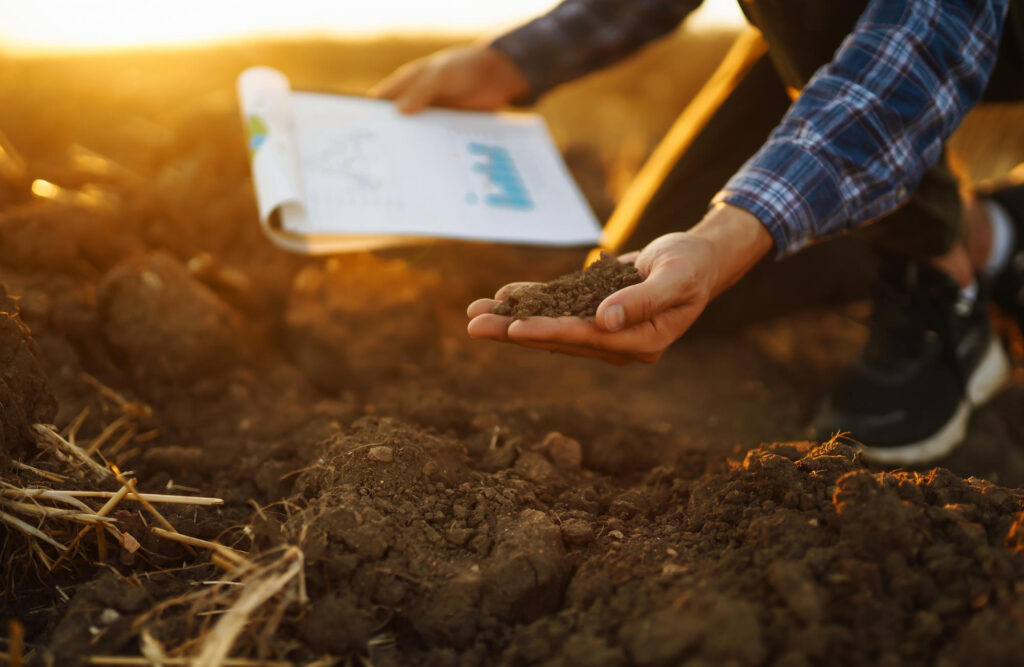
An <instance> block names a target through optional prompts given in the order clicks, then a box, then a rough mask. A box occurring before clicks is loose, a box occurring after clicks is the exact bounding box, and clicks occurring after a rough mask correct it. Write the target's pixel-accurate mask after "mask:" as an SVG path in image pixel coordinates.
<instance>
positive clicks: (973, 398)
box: [863, 334, 1011, 465]
mask: <svg viewBox="0 0 1024 667" xmlns="http://www.w3.org/2000/svg"><path fill="white" fill-rule="evenodd" d="M1010 372H1011V366H1010V359H1009V357H1008V356H1007V355H1006V351H1005V350H1004V349H1003V345H1002V343H1001V342H1000V341H999V337H998V336H996V335H995V334H992V336H991V337H990V339H989V343H988V347H987V348H986V349H985V353H984V354H983V355H982V358H981V361H980V362H978V365H977V367H975V369H974V372H973V373H971V377H969V378H968V379H967V396H966V397H965V398H964V400H963V401H961V402H960V405H959V406H958V407H957V409H956V412H954V413H953V416H952V417H951V418H950V419H949V421H947V422H946V423H945V424H944V425H943V426H942V428H940V429H939V430H938V431H936V432H935V433H933V434H932V435H930V436H928V437H927V438H925V439H924V440H919V441H917V442H914V443H911V444H909V445H900V446H899V447H869V446H867V445H864V446H863V452H864V458H865V459H867V460H869V461H871V462H873V463H881V464H883V465H921V464H925V463H931V462H932V461H935V460H937V459H941V458H944V457H946V456H948V455H949V454H950V453H952V451H953V450H954V449H956V448H957V445H959V444H960V443H961V442H963V439H964V436H965V435H966V434H967V422H968V420H969V419H970V416H971V408H973V407H977V406H979V405H983V404H984V403H986V402H988V401H989V399H991V398H992V397H993V396H995V395H996V394H997V393H998V392H999V390H1000V389H1002V388H1003V387H1004V386H1005V385H1006V382H1007V380H1008V379H1009V377H1010Z"/></svg>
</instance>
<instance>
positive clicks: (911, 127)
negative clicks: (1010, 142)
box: [714, 0, 1008, 256]
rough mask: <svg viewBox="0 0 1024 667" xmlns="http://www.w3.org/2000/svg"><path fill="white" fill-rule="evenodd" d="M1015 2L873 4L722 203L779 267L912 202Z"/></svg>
mask: <svg viewBox="0 0 1024 667" xmlns="http://www.w3.org/2000/svg"><path fill="white" fill-rule="evenodd" d="M1007 5H1008V0H973V1H972V0H905V1H903V2H895V1H893V0H873V1H872V2H871V3H870V4H869V5H868V8H867V10H866V11H865V12H864V14H863V15H862V16H861V18H860V20H859V22H858V23H857V26H856V28H855V29H854V31H853V32H852V33H851V34H850V35H849V36H848V37H847V38H846V40H844V42H843V44H842V46H841V47H840V49H839V51H838V52H837V53H836V56H835V59H834V60H833V61H832V63H831V64H829V65H826V66H825V67H823V68H821V69H820V70H818V72H817V73H815V75H814V77H812V79H811V80H810V82H809V83H808V85H807V87H806V88H804V90H803V92H802V93H801V94H800V97H799V98H798V99H797V101H796V102H795V103H794V104H793V105H792V107H790V109H789V111H788V112H787V114H786V116H785V118H784V119H783V120H782V123H781V124H780V125H779V126H778V128H776V129H775V131H774V132H773V133H772V135H771V137H770V138H769V139H768V142H767V143H765V145H764V146H763V147H762V148H761V150H760V151H758V153H757V154H755V155H754V156H753V157H752V158H751V159H750V160H749V161H748V162H747V163H746V164H745V165H744V166H743V167H742V168H741V169H740V170H739V172H737V173H736V175H735V176H733V177H732V178H731V179H730V180H729V182H728V183H727V184H726V186H725V188H724V189H723V190H722V191H721V192H719V193H718V195H716V197H715V199H714V201H715V202H726V203H729V204H733V205H735V206H739V207H740V208H743V209H745V210H747V211H749V212H750V213H752V214H754V215H755V216H757V218H758V219H759V220H760V221H761V222H762V223H763V224H764V225H765V226H766V227H767V228H768V231H769V232H771V234H772V237H773V238H774V239H775V247H776V251H777V253H778V255H779V256H784V255H787V254H790V253H793V252H795V251H797V250H799V249H800V248H802V247H803V246H805V245H806V244H808V243H809V242H811V241H813V240H815V239H820V238H823V237H826V236H830V235H833V234H837V233H840V232H843V231H845V230H847V229H850V228H852V227H855V226H857V225H861V224H863V223H866V222H868V221H871V220H874V219H875V218H878V217H879V216H882V215H884V214H886V213H889V212H890V211H892V210H893V209H895V208H897V207H898V206H900V205H901V204H902V203H904V202H905V201H906V199H907V197H908V196H909V193H910V192H911V191H912V190H913V189H914V188H915V187H916V186H917V184H918V182H919V181H920V180H921V177H922V175H923V174H924V172H925V170H926V169H928V167H930V166H931V165H933V164H934V163H935V162H936V161H937V160H938V159H939V156H940V154H941V151H942V144H943V143H944V142H945V140H946V139H948V138H949V136H950V135H951V134H952V133H953V131H954V130H955V129H956V128H957V126H958V125H959V124H960V122H961V120H963V117H964V115H965V114H966V113H967V111H968V110H970V109H971V107H973V106H974V105H975V104H976V103H977V102H978V100H979V99H980V98H981V94H982V92H983V91H984V88H985V84H986V82H987V81H988V76H989V74H990V73H991V71H992V68H993V66H994V65H995V59H996V51H997V48H998V42H999V35H1000V31H1001V27H1002V22H1003V19H1004V16H1005V14H1006V9H1007Z"/></svg>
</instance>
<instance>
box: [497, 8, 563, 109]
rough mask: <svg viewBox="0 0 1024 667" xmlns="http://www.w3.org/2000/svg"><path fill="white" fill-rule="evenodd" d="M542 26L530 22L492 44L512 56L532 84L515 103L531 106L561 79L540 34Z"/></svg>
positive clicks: (516, 104)
mask: <svg viewBox="0 0 1024 667" xmlns="http://www.w3.org/2000/svg"><path fill="white" fill-rule="evenodd" d="M538 30H539V28H537V27H536V26H533V25H532V24H531V23H527V24H526V25H523V26H520V27H518V28H516V29H514V30H512V31H510V32H507V33H505V34H504V35H501V36H500V37H498V38H497V39H495V40H494V41H493V42H491V43H490V44H489V46H490V47H491V48H492V49H495V50H497V51H501V52H502V53H504V54H505V55H506V56H508V57H509V58H510V59H511V60H512V62H514V63H515V64H516V67H518V68H519V71H520V72H522V74H523V76H524V77H526V81H527V82H528V83H529V84H530V90H529V92H527V93H526V94H525V95H523V96H522V97H519V98H518V99H516V100H514V101H513V102H512V103H513V104H514V105H515V106H530V105H532V104H534V103H535V102H536V101H537V100H538V99H539V98H540V97H541V96H542V95H543V94H544V93H546V92H548V91H549V90H551V89H552V88H554V87H555V86H557V85H558V84H559V83H561V80H559V79H558V78H557V75H556V72H555V69H556V68H555V67H554V65H553V64H552V62H551V60H550V59H549V58H546V57H544V51H545V49H544V43H543V40H542V39H539V38H538V37H537V35H536V33H537V31H538Z"/></svg>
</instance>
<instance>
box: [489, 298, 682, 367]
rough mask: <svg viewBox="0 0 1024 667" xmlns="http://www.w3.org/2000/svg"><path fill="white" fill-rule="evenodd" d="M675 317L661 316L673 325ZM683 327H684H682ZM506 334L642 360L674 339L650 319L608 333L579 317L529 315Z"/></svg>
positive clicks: (514, 324)
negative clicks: (529, 316)
mask: <svg viewBox="0 0 1024 667" xmlns="http://www.w3.org/2000/svg"><path fill="white" fill-rule="evenodd" d="M678 310H680V311H682V310H685V309H678ZM676 314H677V313H676V312H675V311H672V312H671V315H673V316H674V315H676ZM677 319H679V318H676V317H667V318H666V317H662V318H661V320H663V321H665V322H667V323H669V324H671V326H672V327H675V326H677V325H679V324H680V322H677V321H676V320H677ZM682 330H685V327H683V329H682ZM506 335H507V336H508V338H509V340H512V341H513V342H517V343H519V342H524V341H532V342H541V343H558V344H562V345H575V346H579V347H588V348H591V349H596V350H604V351H605V352H610V353H615V354H620V355H627V356H630V357H636V358H638V359H644V360H647V358H648V357H651V356H652V355H655V358H657V356H660V354H661V352H662V351H663V350H664V349H665V348H666V347H668V344H669V343H670V342H671V341H672V340H674V339H675V337H673V336H670V335H669V334H668V333H666V332H665V331H661V330H659V329H658V328H657V327H656V326H655V325H654V323H652V322H649V321H648V322H642V323H641V324H638V325H636V326H633V327H630V328H628V329H624V330H623V331H619V332H616V333H608V332H607V331H604V330H602V329H600V328H598V327H597V325H596V324H594V322H592V321H590V320H584V319H581V318H579V317H531V318H529V319H526V320H516V321H515V322H512V323H511V324H510V325H509V327H508V330H507V332H506Z"/></svg>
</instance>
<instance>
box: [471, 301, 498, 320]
mask: <svg viewBox="0 0 1024 667" xmlns="http://www.w3.org/2000/svg"><path fill="white" fill-rule="evenodd" d="M497 304H498V302H497V301H495V300H494V299H477V300H476V301H474V302H473V303H471V304H469V308H466V315H468V316H469V318H470V319H473V318H474V317H476V316H477V315H486V314H488V313H490V312H491V311H492V310H493V309H494V306H496V305H497Z"/></svg>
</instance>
